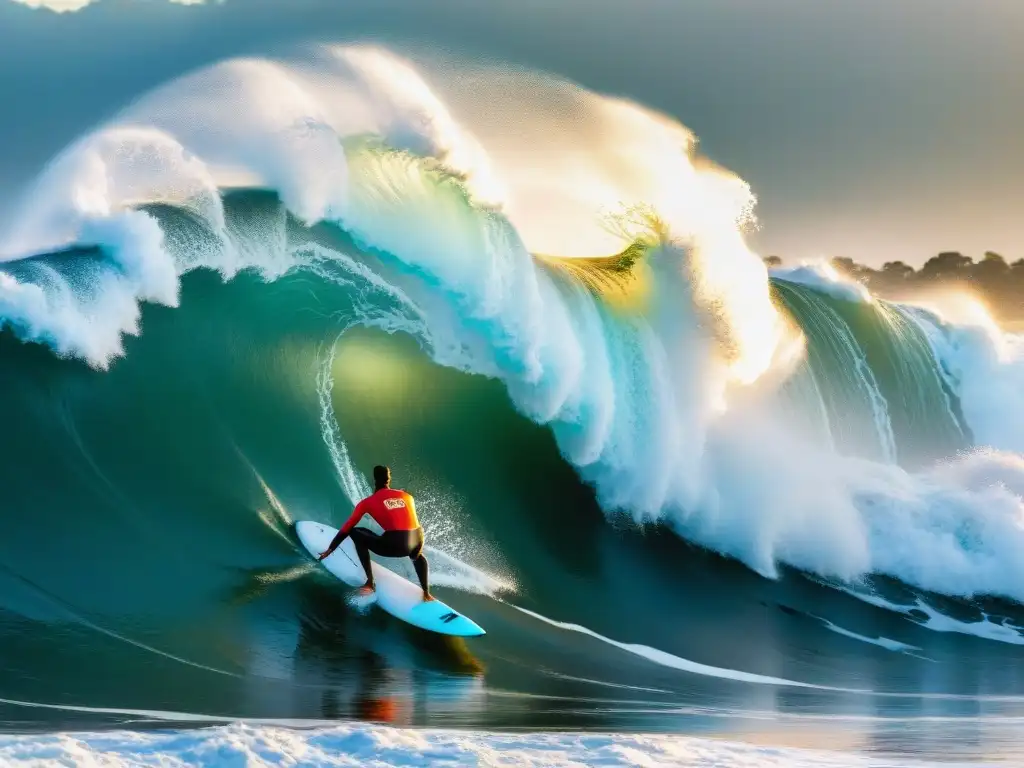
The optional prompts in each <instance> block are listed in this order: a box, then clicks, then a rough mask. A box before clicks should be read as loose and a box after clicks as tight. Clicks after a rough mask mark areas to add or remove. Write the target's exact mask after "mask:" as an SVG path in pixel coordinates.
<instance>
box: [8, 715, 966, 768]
mask: <svg viewBox="0 0 1024 768" xmlns="http://www.w3.org/2000/svg"><path fill="white" fill-rule="evenodd" d="M0 762H3V763H4V765H25V766H35V765H53V764H55V763H59V764H69V765H70V764H74V765H83V764H89V765H103V766H109V767H110V768H117V767H118V766H160V767H161V768H178V767H179V766H182V767H183V766H214V765H226V764H232V765H234V764H237V765H249V766H278V765H309V766H313V765H316V766H359V768H387V767H388V766H408V765H480V766H483V765H486V766H495V768H497V767H498V766H509V767H511V766H547V767H548V768H561V767H563V766H564V767H565V768H569V767H570V766H572V767H573V768H577V767H578V766H583V765H601V766H609V767H610V766H638V765H642V766H645V767H646V768H669V766H671V768H684V767H685V766H694V767H696V766H715V767H716V768H754V767H755V766H756V767H757V768H773V767H777V768H782V767H783V766H785V768H799V767H800V766H814V767H815V768H875V767H876V766H877V767H879V768H880V767H881V766H893V767H895V768H899V766H906V768H913V767H914V766H921V765H925V764H926V763H923V762H920V761H914V760H892V759H889V758H878V757H870V756H868V755H864V754H856V753H849V752H847V753H843V752H830V751H825V750H810V749H795V748H784V747H762V746H755V745H751V744H744V743H739V742H730V741H725V740H721V739H708V738H696V737H690V736H672V735H645V734H611V733H594V732H586V733H575V732H569V733H543V732H538V733H490V732H481V731H466V730H460V731H454V730H418V729H416V730H414V729H400V728H389V727H383V726H376V725H367V724H345V725H330V726H323V725H321V726H317V727H312V728H286V727H280V726H269V725H253V724H248V723H232V724H230V725H223V726H215V727H210V728H204V729H202V730H193V731H187V730H184V731H183V730H170V731H167V730H162V731H156V732H139V731H108V732H95V733H90V732H86V733H55V734H48V735H44V736H10V735H0ZM944 765H949V766H951V768H966V766H967V765H968V763H944Z"/></svg>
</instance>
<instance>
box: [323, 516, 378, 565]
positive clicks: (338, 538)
mask: <svg viewBox="0 0 1024 768" xmlns="http://www.w3.org/2000/svg"><path fill="white" fill-rule="evenodd" d="M365 514H366V510H365V508H364V507H363V502H359V503H358V504H356V508H355V511H354V512H353V513H352V515H351V516H350V517H349V519H348V520H346V521H345V524H344V525H343V526H341V528H340V529H339V530H338V532H337V533H336V534H335V535H334V538H333V539H332V540H331V545H330V546H329V547H327V549H325V550H324V551H323V552H321V553H320V557H318V558H317V560H323V559H324V558H325V557H330V555H331V552H333V551H334V550H336V549H337V548H338V547H339V546H341V542H343V541H344V540H345V538H346V537H347V536H348V533H349V531H351V530H352V529H353V528H354V527H355V524H356V523H358V522H359V518H361V517H362V516H363V515H365Z"/></svg>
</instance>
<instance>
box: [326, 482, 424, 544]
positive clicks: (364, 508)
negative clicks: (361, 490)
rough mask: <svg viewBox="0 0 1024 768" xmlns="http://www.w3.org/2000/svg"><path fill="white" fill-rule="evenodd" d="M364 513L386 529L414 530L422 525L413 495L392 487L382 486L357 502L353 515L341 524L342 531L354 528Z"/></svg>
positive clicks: (346, 531) (345, 531)
mask: <svg viewBox="0 0 1024 768" xmlns="http://www.w3.org/2000/svg"><path fill="white" fill-rule="evenodd" d="M363 515H369V516H370V517H372V518H373V519H374V520H376V521H377V524H378V525H380V527H381V528H383V529H384V530H385V531H414V530H416V529H417V528H419V527H420V521H419V519H418V518H417V517H416V504H414V503H413V500H412V496H410V495H409V494H408V493H406V492H405V491H396V490H392V489H391V488H382V489H381V490H379V491H377V492H376V493H375V494H373V495H372V496H367V497H366V498H365V499H363V500H362V501H360V502H359V503H358V504H356V509H355V511H354V512H353V513H352V517H350V518H349V519H348V520H346V521H345V524H344V525H343V526H341V531H340V533H348V532H349V531H350V530H352V528H353V527H354V526H355V524H356V523H358V522H359V518H361V517H362V516H363Z"/></svg>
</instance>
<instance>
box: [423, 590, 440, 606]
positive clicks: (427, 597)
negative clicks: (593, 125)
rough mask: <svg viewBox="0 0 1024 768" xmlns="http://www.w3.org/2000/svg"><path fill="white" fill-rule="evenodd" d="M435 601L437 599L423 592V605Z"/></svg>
mask: <svg viewBox="0 0 1024 768" xmlns="http://www.w3.org/2000/svg"><path fill="white" fill-rule="evenodd" d="M436 599H437V598H436V597H434V596H433V595H432V594H430V593H429V592H424V593H423V602H424V603H429V602H430V601H431V600H436Z"/></svg>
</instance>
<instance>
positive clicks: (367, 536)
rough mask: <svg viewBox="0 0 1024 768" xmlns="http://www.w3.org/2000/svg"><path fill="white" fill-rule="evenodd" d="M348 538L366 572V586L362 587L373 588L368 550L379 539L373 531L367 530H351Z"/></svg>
mask: <svg viewBox="0 0 1024 768" xmlns="http://www.w3.org/2000/svg"><path fill="white" fill-rule="evenodd" d="M349 538H350V539H352V543H353V544H354V545H355V548H356V554H357V555H359V563H360V565H362V566H363V570H364V571H366V584H365V585H364V586H366V587H369V588H370V589H373V588H374V583H373V570H372V569H371V568H370V549H371V548H373V545H374V544H375V543H376V540H377V539H379V538H380V537H379V536H378V535H377V534H376V533H374V532H373V531H371V530H369V529H367V528H358V527H357V528H353V529H352V531H351V533H349Z"/></svg>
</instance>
